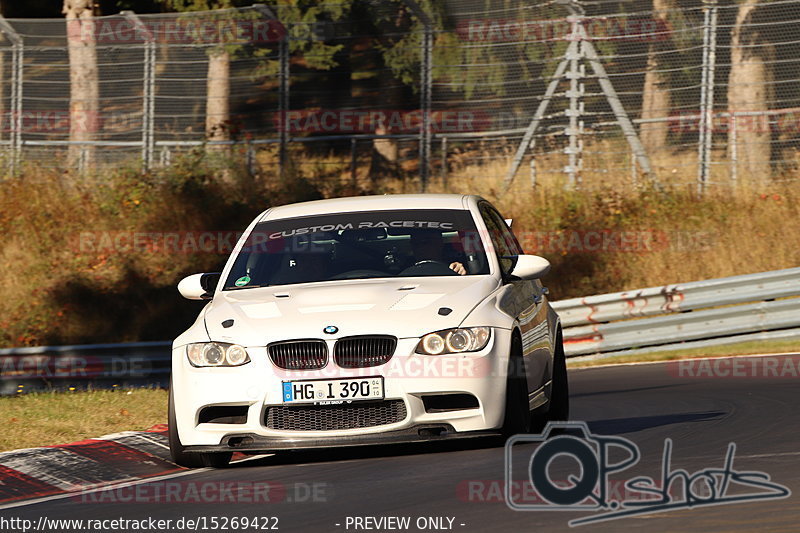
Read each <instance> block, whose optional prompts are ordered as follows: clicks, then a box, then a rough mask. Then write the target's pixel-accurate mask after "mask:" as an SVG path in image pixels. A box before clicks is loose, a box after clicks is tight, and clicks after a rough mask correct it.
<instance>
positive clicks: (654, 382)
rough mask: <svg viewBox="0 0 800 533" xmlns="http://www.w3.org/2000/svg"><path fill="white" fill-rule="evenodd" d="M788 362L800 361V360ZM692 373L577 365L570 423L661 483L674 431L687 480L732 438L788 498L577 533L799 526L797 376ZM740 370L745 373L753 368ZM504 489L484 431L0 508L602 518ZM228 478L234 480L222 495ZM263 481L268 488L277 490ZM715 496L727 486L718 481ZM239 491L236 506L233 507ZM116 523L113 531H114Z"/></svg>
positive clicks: (247, 464)
mask: <svg viewBox="0 0 800 533" xmlns="http://www.w3.org/2000/svg"><path fill="white" fill-rule="evenodd" d="M772 359H773V360H775V359H780V358H772ZM793 361H794V364H795V365H796V363H797V358H796V357H795V358H793ZM717 370H719V369H717ZM692 372H694V371H691V372H688V374H689V375H687V374H686V373H683V374H682V373H681V372H679V371H678V367H677V363H671V364H647V365H630V366H617V367H606V368H597V369H581V370H571V371H570V376H571V389H572V390H571V396H572V418H573V419H575V420H583V421H586V422H587V423H588V427H589V429H590V430H591V432H592V434H596V435H598V434H599V435H616V436H620V437H625V438H627V439H629V440H630V441H632V442H633V443H634V444H635V445H637V446H638V447H639V449H640V450H641V459H640V461H639V463H638V464H636V465H635V466H632V467H631V468H630V469H628V470H625V471H624V472H619V473H616V474H614V475H613V476H612V479H613V478H617V479H622V480H624V479H630V478H632V477H635V476H650V477H652V478H655V479H660V478H661V471H662V452H663V449H664V444H665V439H671V440H672V443H673V449H672V453H671V464H670V471H675V470H678V469H684V470H686V471H687V472H688V474H689V475H692V474H695V473H698V472H704V471H705V469H722V468H723V467H724V466H725V457H726V452H727V450H728V445H729V443H731V442H734V443H735V444H736V450H735V456H734V457H735V458H734V459H733V462H732V465H731V468H730V469H729V471H733V470H735V471H736V472H739V473H742V472H744V471H751V472H752V471H761V472H764V473H766V474H769V476H770V479H771V482H772V483H775V484H778V485H783V486H785V487H787V488H788V489H790V490H791V491H792V494H791V495H790V496H789V497H788V498H786V497H784V498H783V499H772V500H766V499H765V500H761V501H735V502H732V503H729V504H727V505H715V506H703V505H695V506H693V507H692V508H684V509H679V510H673V511H669V512H665V511H660V512H652V513H650V514H646V515H643V516H632V517H624V518H620V519H616V520H612V521H607V522H598V523H591V524H586V525H582V526H580V527H578V528H577V529H578V530H584V531H620V530H630V531H645V530H646V531H704V532H705V531H797V530H798V528H799V527H800V526H798V522H800V449H798V441H799V440H800V439H798V436H800V411H798V408H797V404H798V401H800V378H798V377H797V375H793V376H792V375H783V376H774V375H766V376H764V375H758V376H755V377H752V376H751V377H744V376H738V375H734V374H735V373H734V372H731V371H730V368H729V369H728V371H718V372H717V373H716V375H714V376H712V377H709V376H708V374H703V375H701V376H700V377H697V376H696V375H693V374H692ZM743 373H744V374H747V373H748V372H747V371H746V369H745V371H744V372H743ZM749 373H751V374H752V373H753V372H749ZM756 373H757V372H756ZM695 374H696V372H695ZM536 448H537V445H535V444H522V445H517V446H515V447H514V448H513V452H514V453H513V455H512V462H513V464H514V465H523V468H522V472H523V474H522V476H523V477H524V475H525V474H524V472H525V471H526V470H525V468H526V466H525V465H526V464H527V461H529V460H530V457H531V454H532V452H533V451H534V450H535V449H536ZM615 453H616V454H617V456H616V457H615ZM610 457H611V459H612V460H613V461H614V462H616V461H618V460H620V459H621V458H624V454H621V452H619V449H618V450H617V452H614V453H611V454H610ZM518 470H519V469H515V470H514V471H512V473H511V477H512V479H516V476H517V475H518V474H519V472H518ZM570 473H572V474H573V475H576V476H579V475H582V474H581V471H580V469H578V467H577V464H576V463H575V461H573V460H572V459H570V458H568V457H566V456H561V457H557V458H556V459H554V462H553V463H552V465H551V469H550V475H551V478H552V479H566V478H567V476H568V475H569V474H570ZM729 478H730V476H729ZM750 479H755V478H750ZM762 481H763V479H762ZM159 484H160V489H159V490H160V492H158V491H157V489H158V488H159V487H158V486H159ZM503 485H504V448H503V447H502V446H498V445H497V443H496V442H493V441H486V440H484V441H470V442H458V443H456V442H447V443H436V444H435V445H433V446H403V447H379V448H368V449H355V450H343V449H340V450H330V451H325V452H322V453H321V452H314V453H309V452H295V453H291V454H287V455H282V456H266V457H259V458H256V459H251V460H248V461H244V462H241V463H238V464H234V465H232V466H231V467H230V468H227V469H222V470H208V469H204V470H201V471H196V472H192V473H190V474H187V475H182V476H180V477H174V478H170V479H166V480H161V481H149V482H146V483H142V484H141V485H138V486H136V487H129V488H128V489H116V490H114V491H106V492H94V493H86V494H83V495H81V496H73V497H70V498H62V499H54V500H51V501H45V502H40V503H36V504H32V505H26V506H21V507H16V508H11V509H6V510H3V511H0V517H4V518H6V519H8V518H12V517H13V518H17V517H18V518H25V519H30V520H33V521H34V522H35V521H38V520H39V518H40V517H47V518H48V519H55V518H84V519H86V518H91V519H117V518H123V519H137V520H138V519H145V518H148V517H152V518H154V519H172V520H173V525H172V527H171V528H170V529H169V530H175V531H179V530H194V527H192V528H190V527H186V523H185V522H184V523H183V526H184V527H183V528H182V529H177V528H175V526H174V524H175V521H177V520H179V519H181V518H182V517H183V518H184V519H198V517H202V519H203V520H204V522H203V523H201V524H199V525H197V524H195V525H197V526H198V527H197V530H204V528H203V525H205V526H206V528H205V530H206V531H213V530H215V528H214V525H215V523H214V522H212V519H213V518H218V517H224V516H228V517H248V518H251V519H252V518H254V517H277V526H278V530H279V531H312V532H328V531H442V530H445V531H447V530H455V531H464V532H472V531H539V530H547V531H553V530H570V529H573V528H570V526H569V525H568V522H569V521H570V520H574V519H580V518H588V517H592V516H596V515H597V514H599V513H598V512H596V511H595V512H593V511H560V512H559V511H549V512H546V511H543V510H533V511H514V510H511V509H509V508H508V507H507V505H506V503H505V502H504V499H503ZM700 485H704V484H703V482H702V480H700V481H698V482H697V484H696V486H695V488H694V489H693V490H692V493H693V494H696V495H697V496H698V499H697V500H695V501H699V498H700V496H703V497H704V498H707V499H710V498H709V496H708V495H709V493H708V492H706V493H703V492H702V490H701V489H702V487H700ZM731 485H733V483H732V484H731ZM168 486H170V487H171V489H170V488H168ZM518 486H521V485H518ZM705 486H707V485H705ZM225 487H228V488H230V487H236V489H235V490H233V491H232V492H231V491H229V492H225V489H224V488H225ZM264 487H269V491H267V490H266V489H265V488H264ZM615 487H616V488H614V487H612V489H610V490H611V491H612V492H613V491H614V490H617V491H618V492H617V494H619V491H620V484H619V483H618V482H616V485H615ZM221 488H222V489H221ZM717 489H719V487H717ZM169 490H172V491H173V492H172V493H171V495H167V493H169ZM737 490H738V494H744V493H747V494H751V493H764V492H767V491H766V490H765V489H759V488H753V487H752V486H742V485H740V486H738V488H734V487H732V486H730V487H729V488H728V489H727V493H726V494H728V495H731V494H735V493H737ZM137 491H138V492H137ZM203 491H205V493H204V494H205V496H202V497H201V499H202V503H195V502H197V501H198V499H197V498H198V493H200V494H201V495H202V494H203ZM215 491H216V492H215ZM236 491H238V492H236ZM718 492H719V494H720V495H722V492H721V490H718ZM622 493H623V494H624V490H623V492H622ZM516 495H517V496H512V497H519V498H521V500H520V501H521V502H523V503H526V504H536V503H538V504H541V503H542V500H540V499H537V498H536V497H535V495H533V496H531V495H525V494H524V489H520V490H519V491H518V492H517V493H516ZM639 495H640V496H641V493H639ZM679 496H680V493H679V492H678V493H677V494H676V495H675V496H674V497H673V498H672V500H671V501H672V502H673V503H675V502H678V501H685V498H684V499H683V500H681V498H680V497H679ZM231 499H234V500H237V501H238V502H239V503H230V500H231ZM220 500H222V502H221V503H220ZM267 500H269V501H267ZM625 500H626V501H627V497H626V498H625ZM248 502H253V503H248ZM625 507H626V508H627V505H626V506H625ZM602 512H609V511H602ZM389 517H400V518H402V517H408V519H409V522H408V526H404V525H402V522H395V521H394V519H392V520H389V521H387V520H388V518H389ZM260 520H262V521H261V522H260V523H259V524H258V526H259V527H258V528H257V530H259V531H264V530H267V527H272V526H275V525H276V521H275V520H269V521H267V520H263V519H260ZM379 520H383V522H379ZM450 520H452V522H451V521H450ZM337 524H338V525H337ZM216 525H217V528H218V529H217V530H227V531H234V530H237V529H236V528H235V527H232V525H233V523H232V522H229V523H228V524H227V527H226V528H222V526H223V525H226V524H224V522H222V521H220V520H219V519H218V520H217V522H216ZM262 526H264V527H263V528H262ZM239 527H241V524H239ZM107 530H108V531H112V530H115V529H112V528H111V527H110V526H109V529H107ZM116 530H120V529H118V528H117V529H116ZM122 530H123V531H128V530H129V529H127V530H126V529H122ZM238 530H240V531H245V530H246V531H255V530H256V529H238ZM6 531H13V529H7V530H6ZM53 531H58V530H53ZM131 531H132V530H131Z"/></svg>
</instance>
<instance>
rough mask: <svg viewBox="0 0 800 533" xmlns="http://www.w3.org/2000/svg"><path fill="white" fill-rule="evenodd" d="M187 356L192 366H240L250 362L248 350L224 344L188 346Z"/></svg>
mask: <svg viewBox="0 0 800 533" xmlns="http://www.w3.org/2000/svg"><path fill="white" fill-rule="evenodd" d="M186 356H187V357H188V358H189V362H190V363H191V364H192V366H240V365H243V364H245V363H249V362H250V356H249V355H247V350H245V349H244V348H243V347H241V346H239V345H238V344H227V343H224V342H198V343H195V344H187V345H186Z"/></svg>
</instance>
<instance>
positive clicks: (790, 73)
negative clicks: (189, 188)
mask: <svg viewBox="0 0 800 533" xmlns="http://www.w3.org/2000/svg"><path fill="white" fill-rule="evenodd" d="M798 22H800V0H773V1H769V2H767V1H763V0H762V1H758V0H739V1H733V0H728V1H723V0H719V1H713V0H705V1H701V0H628V1H623V0H618V1H608V0H597V1H586V2H574V1H567V0H553V1H548V2H525V1H514V0H506V1H502V2H500V1H486V0H462V1H458V2H456V1H450V0H445V1H442V2H435V3H434V2H431V3H426V2H419V3H418V2H416V1H414V0H372V1H363V2H346V3H342V4H319V5H317V6H316V7H315V11H314V12H313V13H312V11H311V10H309V11H306V12H301V11H300V10H299V8H297V7H292V6H291V5H288V4H284V5H278V6H273V7H269V6H263V5H257V6H254V7H250V8H246V9H239V10H226V11H216V12H208V13H190V14H164V15H137V14H135V13H132V12H123V13H121V14H120V15H115V16H112V17H100V18H96V19H94V20H93V21H90V23H88V24H87V23H80V24H79V25H78V26H76V25H75V24H76V23H74V22H69V23H68V22H67V21H65V20H63V19H52V20H47V19H36V20H20V19H8V20H0V34H2V39H1V40H0V76H2V79H0V117H1V118H2V120H0V124H1V127H0V149H1V150H2V154H3V156H4V159H5V166H6V168H7V169H8V172H10V173H14V172H18V171H19V169H21V168H23V167H24V165H25V164H39V165H45V166H58V167H65V168H66V167H73V166H77V167H78V168H79V169H82V170H86V169H87V168H104V166H107V165H113V166H119V165H122V164H129V165H143V166H144V167H146V168H157V167H160V166H167V165H170V164H172V163H173V162H174V161H175V158H176V157H177V156H178V155H179V154H181V153H183V152H186V151H188V150H191V149H197V150H203V152H204V153H206V154H210V155H213V156H215V157H216V156H218V155H219V156H224V157H233V158H236V159H237V160H239V161H242V162H245V163H246V164H247V167H248V169H249V170H250V171H251V172H253V173H261V174H263V175H265V176H267V177H269V176H278V175H280V174H292V175H300V176H306V177H312V178H315V179H329V180H338V181H340V182H342V181H343V182H347V183H350V182H351V183H352V184H353V185H354V186H358V185H359V183H362V182H363V181H364V180H372V179H375V177H377V176H400V177H404V179H406V180H407V181H408V183H409V184H410V187H411V188H423V189H424V188H430V187H431V186H432V184H434V183H444V184H445V186H446V184H447V182H448V180H458V179H462V178H468V177H473V178H474V177H479V178H480V179H486V180H490V181H492V183H495V184H496V185H497V186H498V187H506V188H507V187H510V186H511V185H513V184H514V183H516V184H518V185H519V184H520V183H522V184H525V183H533V184H535V183H538V182H542V181H546V180H555V181H558V182H563V183H564V184H565V185H567V186H573V187H599V186H624V185H629V184H641V183H645V182H656V183H675V184H681V185H688V186H691V187H697V188H698V189H700V190H704V189H705V188H707V187H710V186H723V187H729V186H734V185H736V184H739V183H748V184H756V185H759V186H761V185H764V184H768V183H773V182H775V181H782V180H793V179H796V177H797V175H798V161H800V155H798V140H799V137H800V83H798V81H800V31H798ZM76 47H77V48H79V49H81V50H82V52H81V51H80V50H79V51H77V52H76V51H75V50H76ZM87 48H89V49H90V50H89V52H88V53H89V56H87V55H86V53H87V51H86V49H87ZM92 50H93V53H94V57H95V60H94V61H95V62H94V67H93V68H94V70H93V72H94V74H91V75H96V80H97V83H96V98H95V97H93V96H91V94H93V93H91V91H89V96H87V95H86V94H82V95H81V94H72V95H71V90H72V89H71V88H72V87H75V84H76V83H80V81H81V80H76V79H75V76H76V69H75V61H77V60H76V59H75V57H83V58H84V59H83V61H86V59H85V58H86V57H91V53H92ZM73 53H75V54H79V53H84V55H83V56H73ZM71 57H73V59H72V60H71ZM71 61H72V67H71ZM71 72H72V78H71ZM84 72H85V71H84ZM89 72H92V69H89ZM82 100H83V101H82ZM86 100H94V103H92V102H88V103H87V102H86ZM81 104H86V105H83V106H82V105H81ZM87 109H88V111H87ZM81 110H82V111H81Z"/></svg>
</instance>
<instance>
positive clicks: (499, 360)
mask: <svg viewBox="0 0 800 533" xmlns="http://www.w3.org/2000/svg"><path fill="white" fill-rule="evenodd" d="M510 335H511V332H510V331H507V330H502V329H496V328H495V329H493V331H492V338H491V340H490V342H489V344H488V345H487V346H486V348H484V349H483V350H481V351H479V352H474V353H467V354H454V355H444V356H425V355H419V354H415V353H414V348H415V347H416V345H417V341H418V339H400V340H399V341H398V343H397V348H396V350H395V355H394V357H392V359H391V360H390V361H389V362H388V363H386V364H385V365H381V366H376V367H370V368H357V369H343V368H339V367H337V366H336V365H335V364H334V363H333V362H332V361H331V362H329V364H328V366H326V367H325V368H323V369H321V370H317V371H288V370H281V369H278V368H276V367H275V366H274V365H273V364H272V362H271V361H270V359H269V356H268V355H267V352H266V349H265V348H248V353H249V355H250V359H251V362H250V363H248V364H246V365H243V366H240V367H228V368H222V367H218V368H195V367H192V366H191V365H190V364H189V363H188V361H187V358H186V355H185V353H184V348H183V347H179V348H176V349H174V350H173V373H172V376H173V377H172V386H173V388H174V398H175V412H176V419H177V428H178V434H179V437H180V440H181V443H182V444H183V445H184V446H186V450H187V451H196V452H214V451H232V450H236V451H243V452H253V453H255V452H266V451H273V450H286V449H303V448H319V447H329V446H360V445H371V444H380V443H399V442H419V441H429V440H445V439H451V438H456V437H457V438H462V437H472V436H486V435H489V434H494V433H495V432H494V430H496V429H497V428H499V427H500V426H501V425H502V422H503V415H504V411H505V408H504V406H505V390H506V386H505V384H506V372H507V368H508V346H509V345H510ZM330 342H333V341H330ZM373 376H382V377H383V378H384V396H385V398H384V399H385V400H386V401H390V400H401V401H402V402H403V403H404V404H405V417H404V418H403V419H402V420H398V421H396V422H393V423H388V424H384V425H378V426H370V427H361V428H357V429H341V430H332V431H297V430H291V431H287V430H276V429H271V428H268V427H267V426H266V422H265V417H264V414H265V411H266V409H267V408H268V407H271V406H282V405H284V404H283V400H282V383H283V381H289V380H307V379H339V378H354V377H373ZM439 394H468V395H472V396H474V397H475V398H476V399H477V407H473V408H469V409H458V410H448V411H443V412H440V411H438V410H433V412H431V411H432V410H431V409H428V410H426V407H425V403H424V401H423V398H426V397H427V396H431V395H439ZM354 404H355V402H354ZM209 406H239V407H240V408H246V413H247V415H246V417H245V421H244V422H243V423H207V422H206V423H200V422H199V415H200V412H201V411H202V410H203V409H204V408H205V407H209Z"/></svg>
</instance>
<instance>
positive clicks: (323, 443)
mask: <svg viewBox="0 0 800 533" xmlns="http://www.w3.org/2000/svg"><path fill="white" fill-rule="evenodd" d="M499 434H500V433H499V432H498V431H466V432H456V431H455V430H454V429H453V427H452V426H450V425H449V424H419V425H416V426H411V427H409V428H406V429H401V430H395V431H385V432H382V433H374V434H368V435H350V436H344V437H319V438H309V437H298V438H293V437H264V436H262V435H256V434H253V433H245V434H239V433H236V434H230V435H227V436H225V437H224V438H223V439H222V442H221V443H220V444H217V445H214V446H187V447H186V450H185V451H187V452H231V451H236V452H242V453H261V452H265V451H287V450H308V449H319V448H340V447H357V446H374V445H381V444H412V443H416V442H436V441H446V440H453V439H468V438H472V439H474V438H487V437H496V436H498V435H499Z"/></svg>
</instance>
